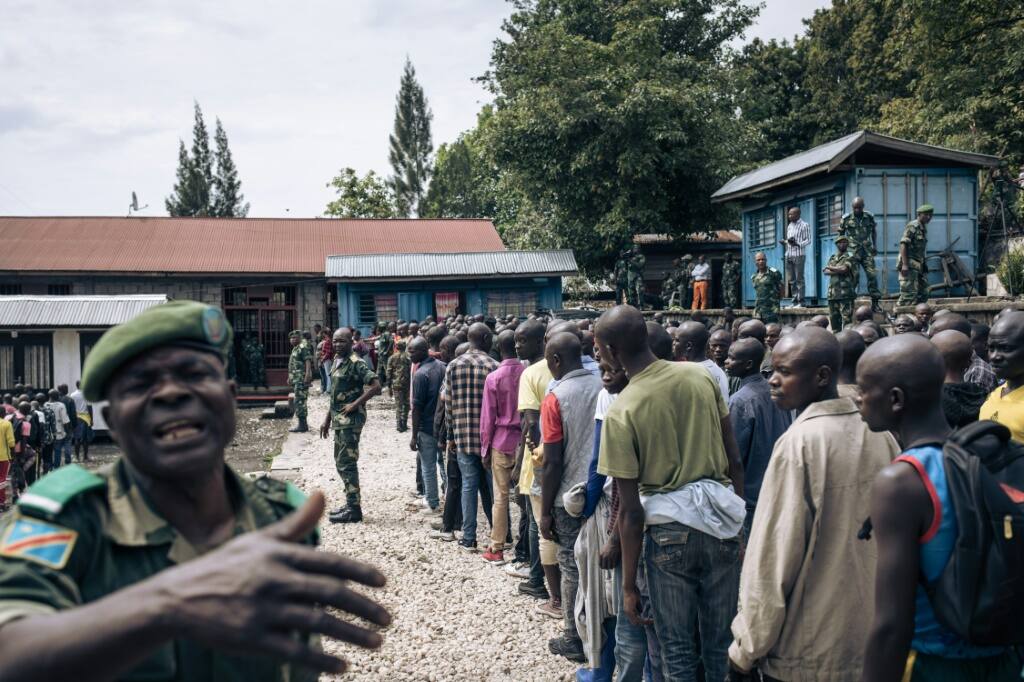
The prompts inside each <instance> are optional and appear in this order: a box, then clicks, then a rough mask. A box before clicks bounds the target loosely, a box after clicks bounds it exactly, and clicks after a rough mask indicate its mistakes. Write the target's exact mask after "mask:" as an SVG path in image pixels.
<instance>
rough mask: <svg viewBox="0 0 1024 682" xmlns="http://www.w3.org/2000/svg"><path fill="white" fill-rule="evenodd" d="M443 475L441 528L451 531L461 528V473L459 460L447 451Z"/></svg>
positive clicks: (446, 531) (447, 531)
mask: <svg viewBox="0 0 1024 682" xmlns="http://www.w3.org/2000/svg"><path fill="white" fill-rule="evenodd" d="M447 457H448V460H447V463H446V465H445V475H446V476H447V478H448V487H447V488H445V491H444V516H442V517H441V530H442V531H444V532H445V533H451V532H452V531H454V530H455V529H456V528H462V473H461V472H460V471H459V460H458V457H456V455H455V453H454V452H452V451H451V450H449V451H448V455H447Z"/></svg>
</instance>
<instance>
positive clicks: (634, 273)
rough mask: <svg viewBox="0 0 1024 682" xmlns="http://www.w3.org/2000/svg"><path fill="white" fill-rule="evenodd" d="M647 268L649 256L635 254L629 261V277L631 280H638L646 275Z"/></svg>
mask: <svg viewBox="0 0 1024 682" xmlns="http://www.w3.org/2000/svg"><path fill="white" fill-rule="evenodd" d="M646 266H647V256H645V255H643V254H642V253H636V254H633V257H632V258H630V259H629V273H628V274H629V277H630V279H637V278H639V277H642V276H643V274H644V267H646Z"/></svg>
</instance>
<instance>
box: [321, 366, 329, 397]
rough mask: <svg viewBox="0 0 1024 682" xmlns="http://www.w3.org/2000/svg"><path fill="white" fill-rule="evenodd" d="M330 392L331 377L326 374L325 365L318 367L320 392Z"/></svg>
mask: <svg viewBox="0 0 1024 682" xmlns="http://www.w3.org/2000/svg"><path fill="white" fill-rule="evenodd" d="M329 390H331V375H330V374H329V373H328V372H327V365H326V364H323V365H320V392H321V393H327V392H328V391H329Z"/></svg>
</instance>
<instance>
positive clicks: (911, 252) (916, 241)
mask: <svg viewBox="0 0 1024 682" xmlns="http://www.w3.org/2000/svg"><path fill="white" fill-rule="evenodd" d="M933 213H935V208H934V207H933V206H932V205H931V204H922V205H920V206H918V207H917V220H911V221H910V222H909V223H907V227H906V229H904V230H903V237H902V238H901V239H900V259H899V263H898V264H897V267H898V268H899V273H900V300H899V305H914V304H915V303H924V302H925V301H927V300H928V277H927V273H928V267H927V265H926V263H925V257H926V256H927V253H928V230H927V226H928V223H930V222H931V220H932V214H933Z"/></svg>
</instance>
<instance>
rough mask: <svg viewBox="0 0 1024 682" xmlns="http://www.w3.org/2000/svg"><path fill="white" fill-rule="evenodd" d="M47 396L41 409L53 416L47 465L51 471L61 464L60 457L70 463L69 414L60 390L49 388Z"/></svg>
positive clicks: (65, 462)
mask: <svg viewBox="0 0 1024 682" xmlns="http://www.w3.org/2000/svg"><path fill="white" fill-rule="evenodd" d="M48 397H49V400H48V401H47V402H46V404H45V405H43V410H44V411H49V413H50V415H52V417H53V429H54V434H53V456H52V459H51V462H50V467H49V468H50V470H51V471H52V470H53V469H56V468H57V467H59V466H60V465H61V458H62V457H63V459H64V464H71V416H70V415H69V414H68V410H67V408H66V407H65V406H64V403H63V402H62V401H61V399H60V391H58V390H56V389H50V392H49V396H48ZM47 419H49V417H48V418H47Z"/></svg>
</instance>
